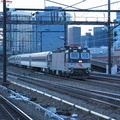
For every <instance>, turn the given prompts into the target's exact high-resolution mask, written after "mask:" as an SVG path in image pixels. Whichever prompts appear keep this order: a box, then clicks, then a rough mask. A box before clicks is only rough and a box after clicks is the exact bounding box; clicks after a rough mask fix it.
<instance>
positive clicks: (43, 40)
mask: <svg viewBox="0 0 120 120" xmlns="http://www.w3.org/2000/svg"><path fill="white" fill-rule="evenodd" d="M45 9H55V11H45V12H37V13H36V14H35V17H34V18H33V20H34V21H48V22H54V21H57V22H60V21H62V20H63V19H64V16H63V15H64V13H63V12H61V11H59V9H62V8H61V7H46V8H45ZM32 30H33V31H37V32H33V35H32V51H33V52H39V51H49V50H55V49H57V48H59V47H63V46H64V39H62V38H64V25H59V24H56V25H49V24H48V25H40V24H36V25H32Z"/></svg>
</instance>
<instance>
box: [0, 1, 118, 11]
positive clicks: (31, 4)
mask: <svg viewBox="0 0 120 120" xmlns="http://www.w3.org/2000/svg"><path fill="white" fill-rule="evenodd" d="M1 1H3V0H0V2H1ZM6 1H8V0H6ZM9 1H11V2H12V3H10V4H9V7H14V8H44V6H60V7H63V8H65V7H66V6H65V5H69V6H71V5H73V4H76V3H78V2H79V4H77V5H75V6H74V7H77V8H80V9H88V8H92V7H95V6H100V5H103V4H107V3H108V0H9ZM110 1H111V3H112V2H116V1H119V0H110ZM55 2H56V3H61V4H65V5H59V4H56V3H55ZM44 3H45V4H44ZM119 6H120V2H118V3H116V4H114V5H112V6H111V7H112V9H119ZM0 8H2V2H1V3H0ZM103 8H107V7H99V8H97V9H103Z"/></svg>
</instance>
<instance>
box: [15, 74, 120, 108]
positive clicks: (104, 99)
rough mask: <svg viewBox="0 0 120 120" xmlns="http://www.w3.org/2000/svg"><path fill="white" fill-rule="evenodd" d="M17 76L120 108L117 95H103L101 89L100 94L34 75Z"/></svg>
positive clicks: (51, 88)
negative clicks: (34, 76)
mask: <svg viewBox="0 0 120 120" xmlns="http://www.w3.org/2000/svg"><path fill="white" fill-rule="evenodd" d="M13 74H14V73H13ZM14 75H15V74H14ZM16 76H18V80H23V81H25V82H27V83H30V84H31V83H32V84H34V85H37V86H42V87H45V88H47V89H50V90H55V91H58V92H61V93H63V94H68V95H70V96H73V97H76V98H82V99H85V100H88V101H89V100H90V101H93V100H94V101H97V102H99V103H104V104H106V105H109V106H113V107H116V108H120V105H119V104H118V103H120V99H119V98H118V99H117V96H116V97H115V98H114V97H111V96H107V95H102V94H104V93H100V91H99V94H98V93H93V91H88V90H85V89H84V90H83V89H81V88H76V87H72V86H68V85H64V84H60V83H55V82H51V81H45V80H42V79H38V78H33V77H29V76H20V75H18V74H16ZM30 79H31V81H30ZM39 82H40V84H39ZM114 96H115V95H114ZM98 98H99V99H98ZM110 101H111V102H110ZM114 101H116V102H114ZM116 103H117V104H116Z"/></svg>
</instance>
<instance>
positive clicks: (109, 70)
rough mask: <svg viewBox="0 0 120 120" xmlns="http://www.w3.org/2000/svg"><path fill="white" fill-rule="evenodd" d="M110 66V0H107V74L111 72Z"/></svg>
mask: <svg viewBox="0 0 120 120" xmlns="http://www.w3.org/2000/svg"><path fill="white" fill-rule="evenodd" d="M111 66H112V64H111V29H110V0H108V74H111Z"/></svg>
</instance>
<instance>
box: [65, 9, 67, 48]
mask: <svg viewBox="0 0 120 120" xmlns="http://www.w3.org/2000/svg"><path fill="white" fill-rule="evenodd" d="M66 19H67V18H66V12H65V11H64V22H65V21H66ZM66 42H67V25H66V24H64V47H65V46H67V44H66Z"/></svg>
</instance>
